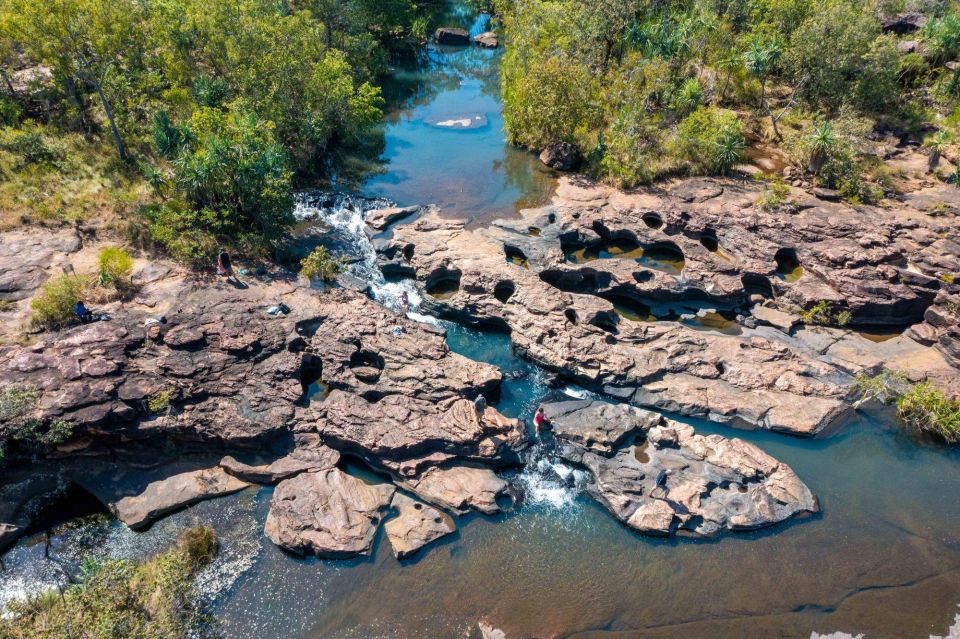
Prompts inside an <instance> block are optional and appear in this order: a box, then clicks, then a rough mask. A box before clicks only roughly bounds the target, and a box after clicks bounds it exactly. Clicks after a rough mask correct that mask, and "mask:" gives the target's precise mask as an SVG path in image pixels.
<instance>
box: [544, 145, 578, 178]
mask: <svg viewBox="0 0 960 639" xmlns="http://www.w3.org/2000/svg"><path fill="white" fill-rule="evenodd" d="M540 161H541V162H543V163H544V164H546V165H547V166H549V167H550V168H551V169H556V170H557V171H573V170H575V169H576V168H577V167H579V166H580V162H581V161H583V158H582V157H581V155H580V150H579V149H577V147H575V146H574V145H572V144H570V143H569V142H563V141H557V142H551V143H550V144H548V145H547V146H546V147H545V148H544V149H543V151H541V153H540Z"/></svg>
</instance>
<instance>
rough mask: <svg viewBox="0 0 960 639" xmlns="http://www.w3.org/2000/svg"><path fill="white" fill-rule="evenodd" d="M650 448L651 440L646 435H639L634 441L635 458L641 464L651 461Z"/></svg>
mask: <svg viewBox="0 0 960 639" xmlns="http://www.w3.org/2000/svg"><path fill="white" fill-rule="evenodd" d="M649 447H650V440H649V439H647V438H646V436H644V435H637V436H636V437H635V438H634V440H633V456H634V458H635V459H636V460H637V461H638V462H640V463H641V464H646V463H648V462H649V461H650V454H649V453H648V452H647V449H648V448H649Z"/></svg>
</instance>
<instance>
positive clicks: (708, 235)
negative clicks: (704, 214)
mask: <svg viewBox="0 0 960 639" xmlns="http://www.w3.org/2000/svg"><path fill="white" fill-rule="evenodd" d="M700 245H701V246H703V248H705V249H707V250H708V251H710V252H711V253H716V252H717V251H718V250H719V249H720V240H719V239H717V231H716V230H715V229H704V230H703V233H702V234H701V235H700Z"/></svg>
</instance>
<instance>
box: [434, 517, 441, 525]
mask: <svg viewBox="0 0 960 639" xmlns="http://www.w3.org/2000/svg"><path fill="white" fill-rule="evenodd" d="M433 523H435V524H441V523H443V520H442V519H440V518H439V517H434V518H433Z"/></svg>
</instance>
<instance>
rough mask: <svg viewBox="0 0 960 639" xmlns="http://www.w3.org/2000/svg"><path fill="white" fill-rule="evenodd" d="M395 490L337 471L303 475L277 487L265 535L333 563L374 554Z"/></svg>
mask: <svg viewBox="0 0 960 639" xmlns="http://www.w3.org/2000/svg"><path fill="white" fill-rule="evenodd" d="M395 491H396V488H395V487H393V486H391V485H389V484H378V485H371V484H367V483H366V482H364V481H363V480H361V479H357V478H356V477H353V476H351V475H348V474H346V473H344V472H343V471H341V470H339V469H336V468H330V469H326V470H321V471H319V472H315V473H303V474H301V475H297V476H296V477H293V478H291V479H286V480H284V481H282V482H280V483H279V484H278V485H277V488H276V490H275V492H274V493H273V499H272V501H271V502H270V513H269V514H268V515H267V521H266V524H265V525H264V532H265V533H266V535H267V537H269V538H270V540H271V541H272V542H273V543H275V544H277V545H278V546H280V547H282V548H285V549H286V550H289V551H291V552H295V553H298V554H307V553H310V554H314V555H317V556H318V557H327V558H333V559H339V558H346V557H354V556H356V555H365V554H370V550H371V547H372V546H373V540H374V537H375V535H376V533H377V528H378V527H379V526H380V520H381V518H382V516H383V514H384V511H385V510H386V508H387V507H388V506H389V505H390V501H391V499H392V497H393V494H394V492H395Z"/></svg>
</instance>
